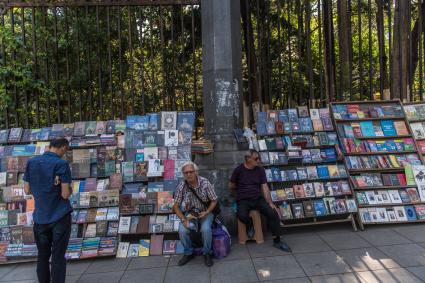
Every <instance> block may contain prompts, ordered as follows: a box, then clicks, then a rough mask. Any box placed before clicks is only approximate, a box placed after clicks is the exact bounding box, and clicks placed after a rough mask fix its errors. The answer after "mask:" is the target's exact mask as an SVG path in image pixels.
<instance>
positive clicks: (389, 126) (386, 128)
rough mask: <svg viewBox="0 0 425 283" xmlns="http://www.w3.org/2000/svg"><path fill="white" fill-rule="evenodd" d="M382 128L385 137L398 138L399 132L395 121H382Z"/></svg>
mask: <svg viewBox="0 0 425 283" xmlns="http://www.w3.org/2000/svg"><path fill="white" fill-rule="evenodd" d="M381 128H382V132H383V133H384V136H386V137H388V136H397V132H396V130H395V128H394V122H393V120H382V121H381Z"/></svg>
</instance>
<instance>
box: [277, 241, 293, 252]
mask: <svg viewBox="0 0 425 283" xmlns="http://www.w3.org/2000/svg"><path fill="white" fill-rule="evenodd" d="M273 247H275V248H277V249H279V250H281V251H284V252H287V253H291V252H292V250H291V248H290V247H289V246H288V245H287V244H286V243H285V242H282V241H279V242H277V243H276V242H274V243H273Z"/></svg>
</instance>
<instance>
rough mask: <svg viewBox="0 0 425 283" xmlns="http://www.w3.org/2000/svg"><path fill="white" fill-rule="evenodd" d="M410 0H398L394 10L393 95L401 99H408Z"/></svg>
mask: <svg viewBox="0 0 425 283" xmlns="http://www.w3.org/2000/svg"><path fill="white" fill-rule="evenodd" d="M408 5H410V2H409V1H404V0H398V1H396V7H395V11H394V31H393V34H394V37H393V46H392V48H393V50H392V52H391V56H392V68H391V73H392V79H393V82H394V83H393V84H392V89H391V92H392V96H393V97H394V98H399V99H401V100H406V99H408V95H407V89H408V75H407V74H408V64H407V63H408V60H407V58H408V51H409V38H408V35H409V25H408V15H409V13H408V12H409V11H408Z"/></svg>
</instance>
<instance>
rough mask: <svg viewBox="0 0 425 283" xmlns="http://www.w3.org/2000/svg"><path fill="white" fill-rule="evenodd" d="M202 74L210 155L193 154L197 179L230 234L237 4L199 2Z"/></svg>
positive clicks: (239, 116) (237, 119)
mask: <svg viewBox="0 0 425 283" xmlns="http://www.w3.org/2000/svg"><path fill="white" fill-rule="evenodd" d="M201 9H202V75H203V103H204V118H205V138H206V139H208V140H210V141H211V142H213V143H214V153H213V154H210V155H207V156H196V158H195V162H196V163H198V164H199V165H200V169H201V172H200V173H201V175H203V176H205V177H207V178H208V179H209V180H210V181H212V182H213V183H214V185H215V189H216V192H217V194H218V196H219V199H220V204H221V206H222V217H223V220H224V221H225V222H226V224H227V226H228V228H230V230H232V231H235V227H236V224H235V223H236V221H235V215H234V213H233V212H232V210H231V204H232V202H233V199H232V197H231V195H230V192H229V190H228V188H227V182H228V180H229V178H230V174H231V173H232V171H233V169H234V168H235V167H236V166H237V165H239V164H240V163H241V162H242V158H241V154H240V151H239V150H238V146H237V144H236V141H235V138H234V135H233V129H235V128H242V127H243V108H242V92H241V81H242V41H241V14H240V1H239V0H202V2H201Z"/></svg>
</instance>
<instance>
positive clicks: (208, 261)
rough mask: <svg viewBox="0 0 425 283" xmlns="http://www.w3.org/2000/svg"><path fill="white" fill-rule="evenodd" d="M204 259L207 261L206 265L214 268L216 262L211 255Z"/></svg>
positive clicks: (205, 256)
mask: <svg viewBox="0 0 425 283" xmlns="http://www.w3.org/2000/svg"><path fill="white" fill-rule="evenodd" d="M204 259H205V265H206V266H208V267H210V266H213V264H214V262H213V260H212V258H211V255H204Z"/></svg>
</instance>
